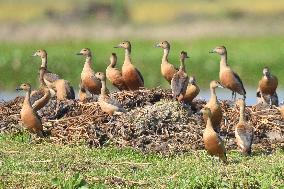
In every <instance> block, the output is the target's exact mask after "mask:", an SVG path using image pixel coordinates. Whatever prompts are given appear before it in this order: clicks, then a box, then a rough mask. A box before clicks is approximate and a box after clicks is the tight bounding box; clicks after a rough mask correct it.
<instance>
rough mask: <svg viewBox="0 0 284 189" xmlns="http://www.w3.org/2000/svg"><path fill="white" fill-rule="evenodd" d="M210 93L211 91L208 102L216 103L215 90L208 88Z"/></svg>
mask: <svg viewBox="0 0 284 189" xmlns="http://www.w3.org/2000/svg"><path fill="white" fill-rule="evenodd" d="M210 91H211V97H210V101H215V102H216V101H217V95H216V90H215V88H214V87H210Z"/></svg>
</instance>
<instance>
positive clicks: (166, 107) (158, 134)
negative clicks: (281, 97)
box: [0, 89, 284, 153]
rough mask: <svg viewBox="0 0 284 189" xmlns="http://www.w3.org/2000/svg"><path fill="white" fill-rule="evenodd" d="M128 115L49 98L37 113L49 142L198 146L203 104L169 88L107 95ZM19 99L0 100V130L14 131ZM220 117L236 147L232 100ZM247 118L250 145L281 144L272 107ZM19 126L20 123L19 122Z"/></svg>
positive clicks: (280, 124) (249, 111)
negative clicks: (191, 104) (180, 98)
mask: <svg viewBox="0 0 284 189" xmlns="http://www.w3.org/2000/svg"><path fill="white" fill-rule="evenodd" d="M111 97H112V98H115V99H117V100H118V101H119V102H120V103H121V104H122V105H123V106H124V108H126V109H127V113H124V114H120V115H116V116H114V117H113V119H112V120H110V117H109V116H108V115H107V114H105V113H103V112H102V111H101V109H100V107H99V105H98V104H97V102H95V101H93V100H89V101H88V102H84V103H82V102H79V101H77V100H69V101H61V102H57V101H56V100H55V99H52V100H50V102H49V103H48V104H47V106H46V107H44V108H43V109H41V110H40V111H39V112H38V113H39V115H40V116H41V117H42V122H43V126H44V127H45V130H47V131H49V132H48V133H49V138H50V139H51V141H52V142H55V143H61V144H74V143H87V144H89V145H90V146H94V147H97V146H102V145H105V144H109V143H112V144H114V145H116V146H119V147H126V146H130V147H132V148H135V149H140V150H142V151H145V152H148V151H156V152H162V153H170V152H183V151H188V150H192V149H194V150H195V149H202V148H204V146H203V141H202V131H203V129H204V127H205V123H204V122H203V119H202V116H201V115H200V114H199V113H196V112H195V110H197V111H198V110H199V109H200V108H201V107H202V106H203V105H204V104H205V103H206V102H205V101H202V100H196V101H195V105H196V106H195V108H194V111H192V110H191V108H188V107H183V106H182V105H181V104H179V103H178V102H176V101H173V100H172V95H171V92H170V91H169V90H162V89H151V90H148V89H141V90H138V91H134V92H132V91H123V92H115V93H112V94H111ZM22 101H23V98H21V97H17V98H16V99H14V100H13V101H10V102H4V103H1V104H0V113H1V114H0V119H1V121H0V132H1V133H3V132H8V133H11V132H17V131H18V130H19V128H21V127H19V126H18V125H19V123H20V120H19V118H20V116H19V113H20V109H21V103H22ZM221 105H222V110H223V116H224V121H223V122H222V125H221V127H222V128H221V133H220V134H221V137H222V138H224V140H225V141H226V147H227V148H228V149H232V148H233V149H235V148H236V146H235V142H234V126H235V125H236V124H237V122H238V118H239V110H238V109H237V108H235V106H234V105H233V104H232V102H229V101H222V103H221ZM246 115H247V120H249V121H251V123H252V124H253V125H254V128H255V137H254V146H253V148H264V149H265V150H272V149H274V148H275V147H276V146H283V144H284V141H283V135H284V121H283V120H282V117H281V115H280V112H279V111H278V110H277V109H276V108H259V107H247V108H246ZM20 124H21V123H20Z"/></svg>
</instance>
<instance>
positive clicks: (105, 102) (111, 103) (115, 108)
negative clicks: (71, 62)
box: [96, 72, 125, 116]
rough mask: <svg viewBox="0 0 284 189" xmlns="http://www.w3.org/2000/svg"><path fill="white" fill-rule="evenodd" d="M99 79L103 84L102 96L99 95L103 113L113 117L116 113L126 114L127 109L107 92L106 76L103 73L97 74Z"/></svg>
mask: <svg viewBox="0 0 284 189" xmlns="http://www.w3.org/2000/svg"><path fill="white" fill-rule="evenodd" d="M96 74H97V77H98V78H99V79H100V80H101V82H102V88H101V94H100V95H99V99H98V103H99V105H100V107H101V109H102V111H103V112H105V113H107V114H108V115H109V116H112V115H113V114H114V113H119V112H120V113H121V112H125V109H124V108H123V107H122V105H121V104H119V103H118V102H117V101H116V100H115V99H112V98H110V97H109V95H108V93H107V91H106V76H105V74H104V73H102V72H97V73H96Z"/></svg>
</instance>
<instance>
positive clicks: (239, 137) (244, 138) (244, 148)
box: [235, 99, 253, 155]
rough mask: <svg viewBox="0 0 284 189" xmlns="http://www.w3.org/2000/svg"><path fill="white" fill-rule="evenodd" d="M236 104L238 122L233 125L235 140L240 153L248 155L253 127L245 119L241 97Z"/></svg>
mask: <svg viewBox="0 0 284 189" xmlns="http://www.w3.org/2000/svg"><path fill="white" fill-rule="evenodd" d="M236 105H237V106H238V107H239V108H240V118H239V123H238V124H237V125H236V127H235V137H236V142H237V145H238V148H239V149H240V152H241V153H242V154H244V155H250V154H251V145H252V140H253V127H252V125H251V124H249V123H248V122H247V121H246V119H245V106H246V105H245V101H244V100H243V99H238V100H237V101H236Z"/></svg>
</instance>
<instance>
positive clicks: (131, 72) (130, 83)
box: [114, 41, 144, 90]
mask: <svg viewBox="0 0 284 189" xmlns="http://www.w3.org/2000/svg"><path fill="white" fill-rule="evenodd" d="M114 48H123V49H125V58H124V62H123V65H122V78H123V80H124V82H125V84H126V86H127V87H128V89H129V90H138V89H139V87H144V79H143V76H142V74H141V73H140V71H139V70H138V69H137V68H135V67H134V65H133V64H132V61H131V57H130V56H131V44H130V42H129V41H123V42H121V43H120V44H119V45H118V46H116V47H114Z"/></svg>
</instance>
